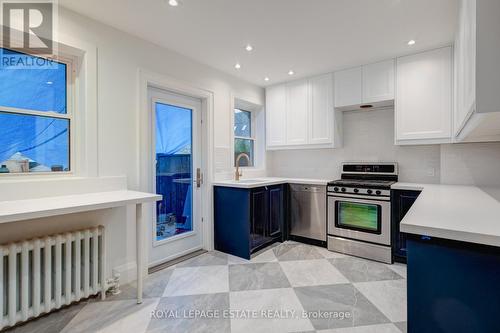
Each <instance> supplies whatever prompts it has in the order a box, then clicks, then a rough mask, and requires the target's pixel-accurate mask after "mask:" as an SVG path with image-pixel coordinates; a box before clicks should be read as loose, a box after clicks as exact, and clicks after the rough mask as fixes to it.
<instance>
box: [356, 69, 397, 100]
mask: <svg viewBox="0 0 500 333" xmlns="http://www.w3.org/2000/svg"><path fill="white" fill-rule="evenodd" d="M393 99H394V60H393V59H391V60H387V61H382V62H377V63H375V64H369V65H365V66H363V103H375V102H381V101H388V100H393Z"/></svg>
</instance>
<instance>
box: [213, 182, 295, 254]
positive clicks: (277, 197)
mask: <svg viewBox="0 0 500 333" xmlns="http://www.w3.org/2000/svg"><path fill="white" fill-rule="evenodd" d="M284 191H285V187H284V185H275V186H266V187H258V188H252V189H242V188H234V187H223V186H215V187H214V239H215V249H216V250H218V251H221V252H225V253H229V254H232V255H235V256H238V257H241V258H245V259H250V255H251V254H252V253H253V252H255V251H258V250H259V249H261V248H263V247H265V246H267V245H269V244H271V243H274V242H277V241H282V240H283V230H284V223H285V214H284V212H285V207H284V205H285V200H284V198H285V193H284Z"/></svg>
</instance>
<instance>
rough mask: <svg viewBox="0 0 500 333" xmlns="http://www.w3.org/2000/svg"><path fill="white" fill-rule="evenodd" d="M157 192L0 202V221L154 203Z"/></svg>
mask: <svg viewBox="0 0 500 333" xmlns="http://www.w3.org/2000/svg"><path fill="white" fill-rule="evenodd" d="M158 200H161V195H158V194H151V193H143V192H136V191H128V190H120V191H111V192H96V193H86V194H74V195H65V196H58V197H46V198H40V199H26V200H13V201H1V202H0V223H9V222H15V221H21V220H28V219H34V218H41V217H49V216H56V215H64V214H71V213H79V212H86V211H91V210H98V209H106V208H113V207H120V206H124V205H129V204H139V203H145V202H156V201H158Z"/></svg>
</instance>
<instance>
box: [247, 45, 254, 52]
mask: <svg viewBox="0 0 500 333" xmlns="http://www.w3.org/2000/svg"><path fill="white" fill-rule="evenodd" d="M245 50H247V51H248V52H250V51H252V50H253V46H252V45H250V44H248V45H247V46H245Z"/></svg>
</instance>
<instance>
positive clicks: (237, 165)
mask: <svg viewBox="0 0 500 333" xmlns="http://www.w3.org/2000/svg"><path fill="white" fill-rule="evenodd" d="M242 157H244V158H246V159H247V161H248V164H250V157H249V156H248V155H247V154H245V153H241V154H239V155H238V157H236V172H235V173H234V180H236V181H239V180H240V177H241V176H243V173H242V172H241V171H240V159H241V158H242Z"/></svg>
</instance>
